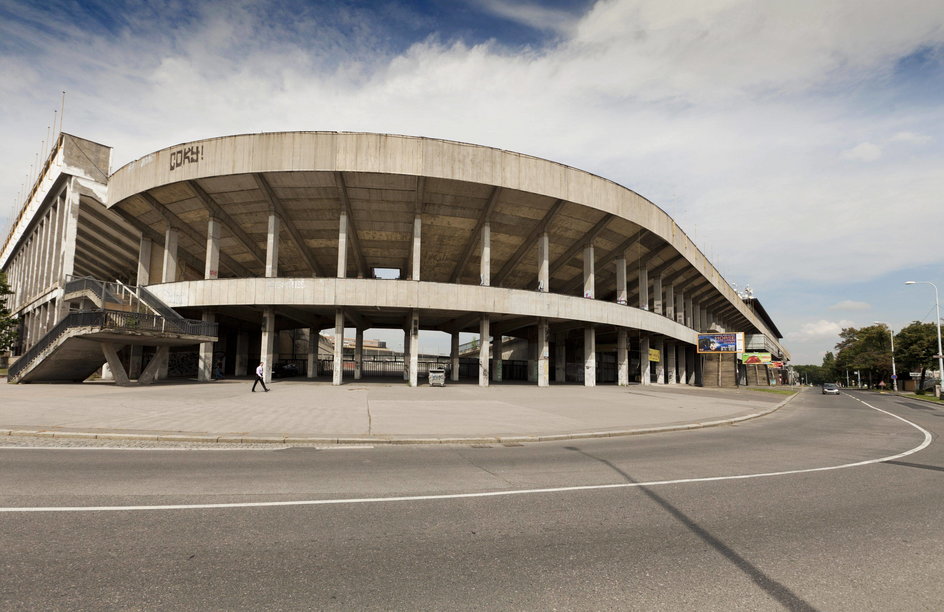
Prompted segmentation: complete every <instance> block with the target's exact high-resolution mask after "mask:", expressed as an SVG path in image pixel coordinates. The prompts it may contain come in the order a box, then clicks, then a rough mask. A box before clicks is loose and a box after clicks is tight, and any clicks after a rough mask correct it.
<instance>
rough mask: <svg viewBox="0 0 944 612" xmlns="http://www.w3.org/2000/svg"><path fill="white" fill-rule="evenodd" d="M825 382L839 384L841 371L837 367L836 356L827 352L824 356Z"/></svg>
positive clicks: (823, 370)
mask: <svg viewBox="0 0 944 612" xmlns="http://www.w3.org/2000/svg"><path fill="white" fill-rule="evenodd" d="M821 367H822V372H823V382H838V381H839V380H840V378H841V377H840V376H839V369H838V368H837V367H836V356H835V355H833V354H832V352H831V351H826V354H825V355H823V365H822V366H821Z"/></svg>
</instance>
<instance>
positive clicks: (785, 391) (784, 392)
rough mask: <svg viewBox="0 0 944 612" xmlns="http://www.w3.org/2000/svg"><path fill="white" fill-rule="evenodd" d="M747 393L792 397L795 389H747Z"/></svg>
mask: <svg viewBox="0 0 944 612" xmlns="http://www.w3.org/2000/svg"><path fill="white" fill-rule="evenodd" d="M747 389H748V391H760V392H761V393H776V394H777V395H793V394H794V393H796V389H782V388H777V387H772V388H770V389H767V388H764V387H748V388H747Z"/></svg>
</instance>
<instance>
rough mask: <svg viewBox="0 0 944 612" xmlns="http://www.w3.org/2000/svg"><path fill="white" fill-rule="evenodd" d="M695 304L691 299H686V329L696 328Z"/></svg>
mask: <svg viewBox="0 0 944 612" xmlns="http://www.w3.org/2000/svg"><path fill="white" fill-rule="evenodd" d="M693 308H694V304H693V303H692V299H691V298H686V299H685V327H691V328H694V327H695V313H694V310H693Z"/></svg>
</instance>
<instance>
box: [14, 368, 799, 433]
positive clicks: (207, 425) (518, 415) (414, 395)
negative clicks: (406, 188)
mask: <svg viewBox="0 0 944 612" xmlns="http://www.w3.org/2000/svg"><path fill="white" fill-rule="evenodd" d="M251 386H252V381H251V380H249V379H240V380H223V381H217V382H213V383H192V382H168V383H163V384H155V385H151V386H148V387H118V386H116V385H114V384H111V383H105V382H89V383H84V384H80V385H39V384H32V385H10V384H0V436H3V435H14V436H24V435H28V436H44V437H58V438H96V439H137V440H168V441H192V442H275V443H289V444H291V443H318V444H352V443H354V444H356V443H361V444H378V443H396V444H409V443H474V442H478V441H481V442H505V443H508V442H533V441H542V440H553V439H568V438H583V437H604V436H615V435H629V434H637V433H648V432H655V431H666V430H673V429H689V428H695V427H705V426H711V425H718V424H724V423H730V422H736V421H739V420H744V419H748V418H754V417H756V416H761V415H763V414H767V413H769V412H771V411H773V410H776V409H777V408H778V407H780V406H781V405H782V404H784V403H785V402H786V401H788V400H789V398H790V397H792V396H786V395H780V394H774V393H763V392H760V391H754V390H750V389H741V390H727V389H725V390H721V389H702V388H693V387H685V386H663V385H658V386H656V385H653V386H645V387H644V386H641V385H632V386H629V387H617V386H599V387H594V388H585V387H583V386H580V385H555V386H552V387H550V388H545V389H540V388H538V387H536V386H534V385H524V384H508V383H506V384H496V385H493V386H490V387H485V388H483V387H479V386H477V385H474V384H450V385H447V386H446V387H442V388H439V387H437V388H431V387H428V386H420V387H416V388H410V387H408V386H406V385H404V384H403V383H402V382H399V381H392V380H391V381H388V382H379V381H356V382H355V381H350V382H346V384H344V385H341V386H337V387H336V386H332V385H331V384H330V383H329V382H327V381H323V380H322V381H310V380H306V379H301V378H295V379H284V380H278V381H274V382H273V383H272V384H271V385H270V388H271V389H272V391H271V392H270V393H263V392H262V391H261V388H260V389H257V391H256V392H255V393H251V392H250V387H251Z"/></svg>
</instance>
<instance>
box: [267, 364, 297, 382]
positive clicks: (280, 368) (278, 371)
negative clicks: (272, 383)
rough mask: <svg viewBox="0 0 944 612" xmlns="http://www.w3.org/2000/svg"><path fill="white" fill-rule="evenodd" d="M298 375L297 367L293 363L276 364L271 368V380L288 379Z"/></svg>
mask: <svg viewBox="0 0 944 612" xmlns="http://www.w3.org/2000/svg"><path fill="white" fill-rule="evenodd" d="M299 374H300V372H299V371H298V365H296V364H294V363H277V364H275V367H274V368H272V378H288V377H290V376H298V375H299Z"/></svg>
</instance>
